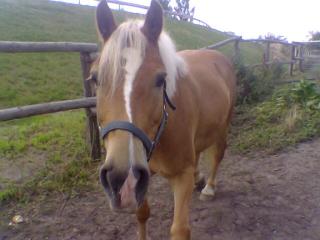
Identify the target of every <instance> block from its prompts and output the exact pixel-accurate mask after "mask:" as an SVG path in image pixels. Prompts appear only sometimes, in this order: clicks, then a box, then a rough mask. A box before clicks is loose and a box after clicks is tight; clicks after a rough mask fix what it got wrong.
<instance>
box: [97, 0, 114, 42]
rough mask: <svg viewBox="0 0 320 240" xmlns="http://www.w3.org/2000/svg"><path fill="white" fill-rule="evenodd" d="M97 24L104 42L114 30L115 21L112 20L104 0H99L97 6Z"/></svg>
mask: <svg viewBox="0 0 320 240" xmlns="http://www.w3.org/2000/svg"><path fill="white" fill-rule="evenodd" d="M96 18H97V26H98V30H99V33H100V35H101V37H102V38H103V40H104V41H105V42H106V41H107V40H108V39H109V37H110V36H111V34H112V33H113V32H114V30H116V28H117V26H116V22H115V21H114V18H113V14H112V12H111V9H110V8H109V6H108V4H107V2H106V1H105V0H101V1H100V2H99V4H98V6H97V13H96Z"/></svg>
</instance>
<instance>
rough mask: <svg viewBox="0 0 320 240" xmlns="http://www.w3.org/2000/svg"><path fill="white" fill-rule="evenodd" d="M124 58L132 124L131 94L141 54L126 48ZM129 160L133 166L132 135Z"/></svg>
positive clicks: (125, 88)
mask: <svg viewBox="0 0 320 240" xmlns="http://www.w3.org/2000/svg"><path fill="white" fill-rule="evenodd" d="M123 58H124V59H125V61H126V63H125V81H124V87H123V95H124V102H125V108H126V112H127V115H128V119H129V122H130V123H132V110H131V93H132V88H133V82H134V79H135V78H136V74H137V71H138V70H139V68H140V66H141V64H142V56H141V52H140V51H138V50H136V49H134V48H126V49H124V50H123ZM129 160H130V163H131V166H132V163H133V161H134V146H133V136H132V134H130V138H129Z"/></svg>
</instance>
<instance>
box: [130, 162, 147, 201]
mask: <svg viewBox="0 0 320 240" xmlns="http://www.w3.org/2000/svg"><path fill="white" fill-rule="evenodd" d="M132 170H133V175H134V177H135V178H136V179H137V185H136V198H137V201H138V203H142V202H143V199H144V196H145V194H146V192H147V189H148V184H149V172H148V170H147V169H145V168H144V167H139V166H135V167H133V169H132Z"/></svg>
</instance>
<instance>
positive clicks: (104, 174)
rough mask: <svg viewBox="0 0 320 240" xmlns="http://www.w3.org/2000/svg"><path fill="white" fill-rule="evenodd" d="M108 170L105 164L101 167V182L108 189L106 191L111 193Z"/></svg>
mask: <svg viewBox="0 0 320 240" xmlns="http://www.w3.org/2000/svg"><path fill="white" fill-rule="evenodd" d="M107 172H108V170H107V168H105V166H102V167H101V169H100V182H101V184H102V186H103V188H104V189H105V190H106V192H107V193H108V194H110V186H109V184H108V179H107Z"/></svg>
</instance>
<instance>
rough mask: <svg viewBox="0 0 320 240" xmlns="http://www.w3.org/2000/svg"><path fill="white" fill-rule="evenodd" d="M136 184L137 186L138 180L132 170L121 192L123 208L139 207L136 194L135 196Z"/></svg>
mask: <svg viewBox="0 0 320 240" xmlns="http://www.w3.org/2000/svg"><path fill="white" fill-rule="evenodd" d="M136 184H137V179H136V178H135V176H134V175H133V172H132V168H130V170H129V174H128V177H127V179H126V180H125V182H124V184H123V185H122V187H121V189H120V192H119V193H120V196H121V207H122V208H127V207H136V206H137V200H136V194H135V187H136Z"/></svg>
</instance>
